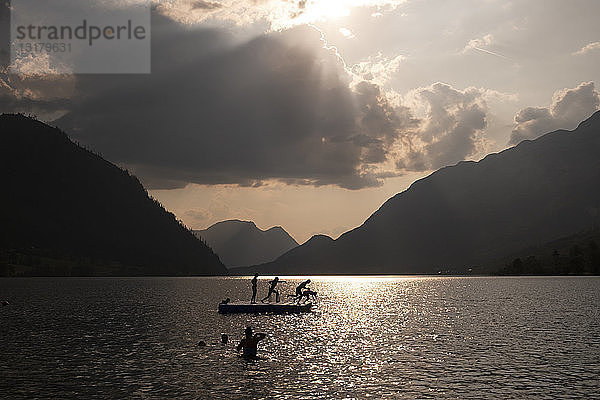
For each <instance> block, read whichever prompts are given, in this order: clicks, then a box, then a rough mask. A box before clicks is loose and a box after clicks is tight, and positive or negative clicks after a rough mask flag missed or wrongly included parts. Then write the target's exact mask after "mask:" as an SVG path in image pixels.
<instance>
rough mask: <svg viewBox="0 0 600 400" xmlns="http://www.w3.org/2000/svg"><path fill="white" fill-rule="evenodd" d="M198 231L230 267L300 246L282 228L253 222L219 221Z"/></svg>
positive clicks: (265, 259) (199, 235)
mask: <svg viewBox="0 0 600 400" xmlns="http://www.w3.org/2000/svg"><path fill="white" fill-rule="evenodd" d="M194 234H196V236H198V237H201V238H202V239H204V240H205V241H206V243H207V244H208V245H209V246H211V247H212V249H213V250H214V251H215V252H216V253H217V254H218V255H219V257H220V258H221V260H222V261H223V263H224V264H225V265H226V266H228V267H234V266H241V265H254V264H260V263H265V262H268V261H272V260H274V259H276V258H277V257H279V256H280V255H282V254H283V253H285V252H287V251H288V250H290V249H293V248H294V247H296V246H298V243H297V242H296V241H295V240H294V238H292V237H291V236H290V235H289V234H288V233H287V232H286V231H285V230H284V229H283V228H282V227H280V226H276V227H273V228H271V229H267V230H266V231H263V230H261V229H259V228H258V227H257V226H256V225H255V224H254V222H250V221H239V220H228V221H222V222H217V223H216V224H214V225H212V226H210V227H209V228H207V229H204V230H197V231H194Z"/></svg>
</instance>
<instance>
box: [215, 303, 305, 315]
mask: <svg viewBox="0 0 600 400" xmlns="http://www.w3.org/2000/svg"><path fill="white" fill-rule="evenodd" d="M311 307H312V303H305V304H296V303H243V302H240V303H227V304H219V314H262V313H272V314H298V313H303V312H310V308H311Z"/></svg>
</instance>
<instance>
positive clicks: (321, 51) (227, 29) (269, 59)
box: [0, 0, 600, 242]
mask: <svg viewBox="0 0 600 400" xmlns="http://www.w3.org/2000/svg"><path fill="white" fill-rule="evenodd" d="M107 1H108V0H107ZM110 1H112V2H114V1H115V0H110ZM127 1H135V0H127ZM7 15H8V12H7V10H6V9H4V10H3V9H2V8H0V22H2V24H3V25H5V26H6V21H7ZM598 15H600V2H598V1H597V0H572V1H568V2H567V1H563V0H560V1H558V0H523V1H505V0H503V1H499V0H439V1H437V0H339V1H326V0H313V1H311V0H249V1H233V0H221V1H218V0H212V1H208V0H171V1H166V0H165V1H157V2H154V3H153V6H152V29H151V35H152V44H151V52H152V64H151V69H152V72H151V73H150V74H139V75H115V74H106V75H99V74H96V75H89V74H51V75H48V74H39V73H36V72H35V70H33V71H32V72H31V73H30V74H26V75H23V74H22V75H14V74H10V73H8V70H7V67H8V64H9V61H8V60H7V53H6V52H0V61H2V63H1V64H2V67H0V112H25V113H31V114H34V115H37V116H38V117H39V118H40V119H42V120H44V121H48V122H50V123H52V124H53V125H56V126H58V127H60V128H61V129H63V130H65V131H66V132H67V133H68V134H69V135H70V136H71V137H72V138H73V139H75V140H77V141H78V142H79V143H81V144H83V145H85V146H86V147H87V148H90V149H92V150H94V151H96V152H99V153H100V154H102V155H103V156H104V157H105V158H107V159H108V160H110V161H112V162H114V163H116V164H118V165H120V166H122V167H124V168H127V169H129V170H130V171H132V172H133V173H135V174H136V175H137V176H138V177H139V178H140V180H141V181H142V183H143V184H144V185H145V186H146V187H147V188H148V190H149V192H150V194H151V195H152V196H153V197H155V198H157V199H158V200H159V201H160V202H161V203H162V204H163V205H164V206H165V207H166V208H167V209H169V210H170V211H172V212H174V213H175V214H176V215H177V217H178V218H180V219H181V220H182V221H183V222H184V223H185V224H186V225H187V226H189V227H191V228H194V229H203V228H206V227H208V226H209V225H211V224H213V223H215V222H218V221H221V220H225V219H232V218H236V219H243V220H252V221H254V222H255V223H256V224H257V225H258V226H259V227H260V228H262V229H267V228H270V227H272V226H282V227H283V228H284V229H286V230H287V231H288V232H289V233H290V234H291V235H292V236H293V237H294V238H295V239H296V240H297V241H298V242H304V241H305V240H307V239H308V238H310V237H311V236H312V235H314V234H327V235H330V236H332V237H334V238H335V237H337V236H339V235H340V234H341V233H343V232H345V231H347V230H349V229H352V228H354V227H356V226H359V225H360V224H361V223H362V222H363V221H364V220H365V219H366V218H368V217H369V215H371V214H372V213H373V212H374V211H375V210H377V208H378V207H379V206H380V205H381V204H382V203H383V202H385V200H387V199H388V198H389V197H391V196H393V195H394V194H396V193H398V192H401V191H403V190H405V189H407V188H408V187H409V186H410V184H411V183H412V182H414V181H415V180H416V179H420V178H422V177H425V176H427V175H428V174H430V173H431V172H432V171H434V170H436V169H438V168H442V167H445V166H451V165H454V164H456V163H458V162H460V161H462V160H479V159H481V158H483V156H485V155H486V154H489V153H491V152H498V151H501V150H503V149H506V148H508V147H511V146H513V145H515V144H517V143H519V142H520V141H522V140H526V139H534V138H536V137H538V136H540V135H541V134H543V133H546V132H550V131H552V130H556V129H573V128H575V127H576V126H577V124H578V123H580V122H581V121H582V120H584V119H585V118H587V117H589V116H590V115H591V114H592V113H593V112H594V111H595V110H597V109H598V108H599V107H600V100H599V94H598V89H597V87H596V86H597V85H598V83H599V82H600V68H598V66H599V65H600V25H599V24H598V22H597V16H598ZM6 35H7V33H6V29H3V30H2V31H0V39H3V41H6Z"/></svg>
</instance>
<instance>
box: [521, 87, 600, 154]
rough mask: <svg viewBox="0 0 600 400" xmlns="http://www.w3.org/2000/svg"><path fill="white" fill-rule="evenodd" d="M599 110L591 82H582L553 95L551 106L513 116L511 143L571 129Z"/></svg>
mask: <svg viewBox="0 0 600 400" xmlns="http://www.w3.org/2000/svg"><path fill="white" fill-rule="evenodd" d="M599 107H600V94H599V93H598V91H597V90H596V88H595V86H594V82H583V83H581V84H580V85H579V86H577V87H576V88H573V89H562V90H558V91H556V92H555V93H554V96H553V97H552V104H551V105H550V107H527V108H524V109H522V110H520V111H519V112H518V113H517V115H516V116H515V127H514V128H513V131H512V134H511V137H510V144H517V143H519V142H520V141H522V140H525V139H535V138H536V137H538V136H540V135H542V134H544V133H548V132H551V131H554V130H557V129H573V128H575V127H576V126H577V125H578V124H579V123H580V122H581V121H583V120H584V119H586V118H587V117H589V116H590V115H591V114H592V113H593V112H594V111H596V110H598V108H599Z"/></svg>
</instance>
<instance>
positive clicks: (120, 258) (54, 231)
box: [0, 114, 227, 275]
mask: <svg viewBox="0 0 600 400" xmlns="http://www.w3.org/2000/svg"><path fill="white" fill-rule="evenodd" d="M0 179H1V181H2V189H3V190H2V195H0V226H2V229H1V231H0V256H1V258H0V267H2V269H3V272H4V274H9V275H10V274H13V273H18V271H17V272H15V271H14V269H15V267H19V268H20V267H26V266H29V267H31V268H32V269H29V270H27V271H26V273H27V274H33V275H71V274H76V275H78V274H84V275H96V274H103V275H106V274H117V275H121V274H133V275H213V274H226V273H227V270H226V269H225V267H224V265H223V264H222V263H221V262H220V261H219V258H218V257H217V256H216V255H215V254H214V253H213V252H212V251H211V250H210V249H209V248H208V247H207V246H206V245H205V244H203V243H202V242H201V241H200V240H198V239H197V238H196V237H195V236H194V235H193V234H192V232H190V231H189V230H188V229H186V228H185V227H184V226H183V225H182V224H181V223H179V222H178V221H177V220H176V218H175V216H174V215H173V214H172V213H170V212H168V211H166V210H165V209H164V208H163V207H162V206H161V205H160V204H159V203H158V202H157V201H156V200H154V199H152V198H150V197H149V196H148V193H147V192H146V190H145V189H144V187H143V186H142V185H141V184H140V182H139V181H138V179H137V178H136V177H135V176H132V175H129V173H127V172H126V171H124V170H122V169H120V168H119V167H117V166H115V165H113V164H111V163H110V162H108V161H106V160H104V159H103V158H102V157H100V156H98V155H96V154H93V153H91V152H89V151H88V150H85V149H83V148H81V147H79V146H78V145H76V144H75V143H73V142H72V141H71V140H69V138H68V137H67V135H66V134H64V133H63V132H61V131H60V130H59V129H57V128H52V127H50V126H48V125H46V124H44V123H42V122H39V121H37V120H34V119H32V118H28V117H25V116H22V115H14V114H3V115H1V116H0ZM1 272H2V271H0V273H1Z"/></svg>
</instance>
